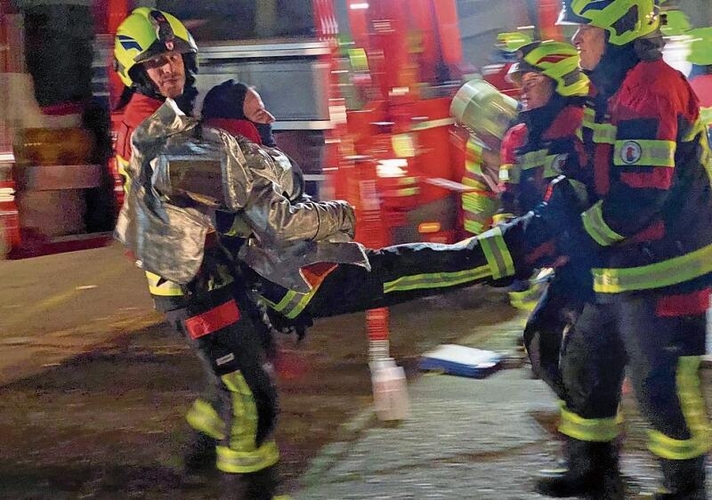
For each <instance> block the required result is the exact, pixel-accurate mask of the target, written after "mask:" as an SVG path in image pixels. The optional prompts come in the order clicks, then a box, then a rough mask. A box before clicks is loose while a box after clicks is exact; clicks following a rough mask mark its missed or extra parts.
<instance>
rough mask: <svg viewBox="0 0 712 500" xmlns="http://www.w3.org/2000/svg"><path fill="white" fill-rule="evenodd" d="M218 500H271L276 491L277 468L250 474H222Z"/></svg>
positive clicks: (273, 467)
mask: <svg viewBox="0 0 712 500" xmlns="http://www.w3.org/2000/svg"><path fill="white" fill-rule="evenodd" d="M222 479H223V480H222V486H223V488H222V490H223V491H222V495H221V496H220V500H272V499H273V498H274V496H275V493H276V490H277V483H278V479H277V467H276V466H272V467H268V468H266V469H263V470H261V471H257V472H252V473H250V474H223V478H222Z"/></svg>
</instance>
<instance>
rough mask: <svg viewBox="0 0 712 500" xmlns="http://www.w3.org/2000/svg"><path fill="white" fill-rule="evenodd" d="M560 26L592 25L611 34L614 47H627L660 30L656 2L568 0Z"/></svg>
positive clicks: (610, 40)
mask: <svg viewBox="0 0 712 500" xmlns="http://www.w3.org/2000/svg"><path fill="white" fill-rule="evenodd" d="M557 24H590V25H591V26H596V27H597V28H601V29H604V30H606V31H607V32H608V35H609V37H608V41H609V42H610V43H611V44H613V45H626V44H628V43H630V42H632V41H634V40H637V39H638V38H643V37H644V36H647V35H650V34H651V33H654V32H655V31H656V30H657V29H658V28H659V27H660V13H659V10H658V7H656V5H655V0H564V2H563V6H562V9H561V13H560V14H559V19H558V21H557Z"/></svg>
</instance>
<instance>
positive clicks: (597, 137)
mask: <svg viewBox="0 0 712 500" xmlns="http://www.w3.org/2000/svg"><path fill="white" fill-rule="evenodd" d="M594 116H595V111H594V110H593V109H591V108H586V109H585V110H584V112H583V121H582V123H581V126H582V127H583V128H588V129H591V130H592V131H593V142H596V143H599V144H614V143H615V142H616V134H617V133H618V127H616V126H615V125H612V124H610V123H596V121H595V119H594ZM577 135H578V132H577ZM580 138H581V137H580V136H579V139H580Z"/></svg>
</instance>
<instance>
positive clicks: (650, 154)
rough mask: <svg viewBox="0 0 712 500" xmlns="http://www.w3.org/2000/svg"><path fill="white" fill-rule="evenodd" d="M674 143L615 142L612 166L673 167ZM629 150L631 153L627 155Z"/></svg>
mask: <svg viewBox="0 0 712 500" xmlns="http://www.w3.org/2000/svg"><path fill="white" fill-rule="evenodd" d="M676 149H677V143H676V142H675V141H652V140H617V141H616V142H615V145H614V146H613V164H614V165H616V166H619V167H620V166H622V167H630V166H643V167H674V166H675V150H676ZM629 150H632V153H630V154H629Z"/></svg>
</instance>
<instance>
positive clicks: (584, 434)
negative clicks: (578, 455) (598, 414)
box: [559, 405, 622, 443]
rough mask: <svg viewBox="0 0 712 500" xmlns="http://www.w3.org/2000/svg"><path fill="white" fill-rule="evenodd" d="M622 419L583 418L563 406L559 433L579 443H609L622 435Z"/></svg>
mask: <svg viewBox="0 0 712 500" xmlns="http://www.w3.org/2000/svg"><path fill="white" fill-rule="evenodd" d="M621 421H622V417H621V416H620V415H616V416H615V417H609V418H583V417H580V416H579V415H577V414H575V413H573V412H572V411H570V410H568V409H567V408H566V407H565V406H564V405H562V406H561V423H560V424H559V432H561V433H562V434H564V435H565V436H569V437H571V438H574V439H578V440H579V441H588V442H596V443H607V442H610V441H613V440H614V439H615V438H616V437H617V436H618V434H619V433H620V424H621Z"/></svg>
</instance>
